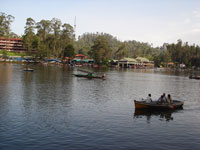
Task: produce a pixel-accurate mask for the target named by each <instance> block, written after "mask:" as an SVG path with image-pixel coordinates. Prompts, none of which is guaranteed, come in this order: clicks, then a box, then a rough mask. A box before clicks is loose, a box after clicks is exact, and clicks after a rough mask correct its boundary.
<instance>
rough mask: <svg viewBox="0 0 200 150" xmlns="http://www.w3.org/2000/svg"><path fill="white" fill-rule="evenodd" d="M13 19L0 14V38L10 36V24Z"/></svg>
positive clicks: (10, 16)
mask: <svg viewBox="0 0 200 150" xmlns="http://www.w3.org/2000/svg"><path fill="white" fill-rule="evenodd" d="M13 20H14V17H13V16H12V15H7V14H5V13H3V12H0V37H9V36H10V32H11V30H10V24H11V23H12V22H13Z"/></svg>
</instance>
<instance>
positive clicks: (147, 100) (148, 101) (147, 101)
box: [146, 94, 152, 103]
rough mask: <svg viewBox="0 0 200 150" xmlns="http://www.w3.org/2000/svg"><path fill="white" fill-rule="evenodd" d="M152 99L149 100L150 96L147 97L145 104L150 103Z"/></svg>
mask: <svg viewBox="0 0 200 150" xmlns="http://www.w3.org/2000/svg"><path fill="white" fill-rule="evenodd" d="M151 102H152V99H151V94H149V95H148V97H147V98H146V103H151Z"/></svg>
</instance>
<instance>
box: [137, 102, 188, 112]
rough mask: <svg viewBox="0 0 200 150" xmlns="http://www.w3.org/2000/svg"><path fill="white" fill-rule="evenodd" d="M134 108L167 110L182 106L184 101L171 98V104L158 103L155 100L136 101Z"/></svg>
mask: <svg viewBox="0 0 200 150" xmlns="http://www.w3.org/2000/svg"><path fill="white" fill-rule="evenodd" d="M134 103H135V109H153V110H169V109H179V108H182V107H183V104H184V102H181V101H178V100H173V103H172V104H168V103H158V102H157V101H154V102H151V103H146V102H145V101H136V100H134Z"/></svg>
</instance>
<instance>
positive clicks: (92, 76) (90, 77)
mask: <svg viewBox="0 0 200 150" xmlns="http://www.w3.org/2000/svg"><path fill="white" fill-rule="evenodd" d="M73 75H74V76H76V77H83V78H88V79H106V75H105V74H104V75H102V76H94V75H93V74H73Z"/></svg>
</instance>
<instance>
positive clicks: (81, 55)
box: [76, 54, 85, 57]
mask: <svg viewBox="0 0 200 150" xmlns="http://www.w3.org/2000/svg"><path fill="white" fill-rule="evenodd" d="M76 57H85V55H83V54H77V55H76Z"/></svg>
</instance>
